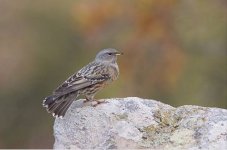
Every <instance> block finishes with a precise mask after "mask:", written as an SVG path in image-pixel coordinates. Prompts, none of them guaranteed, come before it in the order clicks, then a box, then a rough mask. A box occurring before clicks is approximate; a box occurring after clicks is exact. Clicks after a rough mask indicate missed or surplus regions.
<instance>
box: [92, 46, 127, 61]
mask: <svg viewBox="0 0 227 150" xmlns="http://www.w3.org/2000/svg"><path fill="white" fill-rule="evenodd" d="M118 55H123V53H121V52H119V51H118V50H116V49H113V48H107V49H103V50H101V51H100V52H99V53H98V54H97V55H96V57H95V61H99V62H102V63H115V62H116V61H117V56H118Z"/></svg>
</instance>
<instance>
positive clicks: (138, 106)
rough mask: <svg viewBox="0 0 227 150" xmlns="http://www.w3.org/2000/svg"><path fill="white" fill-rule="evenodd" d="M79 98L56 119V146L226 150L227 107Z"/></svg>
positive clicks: (70, 147) (122, 99) (56, 147)
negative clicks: (94, 103) (94, 102)
mask: <svg viewBox="0 0 227 150" xmlns="http://www.w3.org/2000/svg"><path fill="white" fill-rule="evenodd" d="M106 101H107V103H103V104H100V105H98V106H96V107H92V106H84V107H82V106H83V100H78V101H75V102H74V103H73V104H72V106H71V107H70V109H69V110H68V111H67V113H66V115H65V117H64V118H63V119H60V118H57V119H56V120H55V123H54V136H55V143H54V148H55V149H137V148H138V149H155V150H159V149H166V150H171V149H174V150H178V149H179V150H182V149H190V150H196V149H204V150H208V149H211V150H214V149H217V150H222V149H223V150H225V149H227V110H225V109H220V108H208V107H199V106H190V105H188V106H181V107H178V108H174V107H172V106H170V105H167V104H163V103H161V102H158V101H154V100H148V99H141V98H136V97H128V98H119V99H108V100H106Z"/></svg>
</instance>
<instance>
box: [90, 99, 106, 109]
mask: <svg viewBox="0 0 227 150" xmlns="http://www.w3.org/2000/svg"><path fill="white" fill-rule="evenodd" d="M103 103H107V101H105V100H95V101H92V103H91V105H92V106H93V107H96V106H98V105H99V104H103Z"/></svg>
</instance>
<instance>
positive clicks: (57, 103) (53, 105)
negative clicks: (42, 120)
mask: <svg viewBox="0 0 227 150" xmlns="http://www.w3.org/2000/svg"><path fill="white" fill-rule="evenodd" d="M77 96H78V94H77V93H71V94H67V95H64V96H57V95H51V96H48V97H46V98H45V99H44V100H43V106H44V107H46V109H47V112H49V113H52V115H53V116H54V117H64V115H65V113H66V111H67V110H68V108H69V107H70V105H71V104H72V102H73V100H74V99H75V98H77Z"/></svg>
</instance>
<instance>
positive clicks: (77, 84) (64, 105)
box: [42, 48, 123, 118]
mask: <svg viewBox="0 0 227 150" xmlns="http://www.w3.org/2000/svg"><path fill="white" fill-rule="evenodd" d="M118 55H123V53H122V52H119V51H118V50H116V49H113V48H107V49H103V50H101V51H100V52H98V53H97V54H96V57H95V59H94V60H93V61H92V62H90V63H89V64H88V65H86V66H84V67H83V68H82V69H80V70H79V71H77V72H75V73H74V74H73V75H72V76H70V77H69V78H68V79H67V80H66V81H65V82H63V83H62V84H61V85H60V86H58V87H57V88H56V89H55V90H54V91H53V93H52V95H50V96H47V97H46V98H45V99H44V100H43V103H42V104H43V107H45V108H46V110H47V112H48V113H51V114H52V115H53V117H60V118H63V117H64V116H65V114H66V112H67V110H68V109H69V107H70V105H71V104H72V102H73V101H74V100H77V98H78V96H79V95H82V96H85V98H86V100H85V101H84V102H93V101H96V102H97V104H99V103H101V102H99V101H97V100H95V99H94V97H95V95H96V94H97V92H99V91H100V90H102V89H103V88H104V87H105V86H107V85H109V84H110V83H112V82H113V81H115V80H116V79H117V78H118V76H119V67H118V64H117V56H118Z"/></svg>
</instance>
